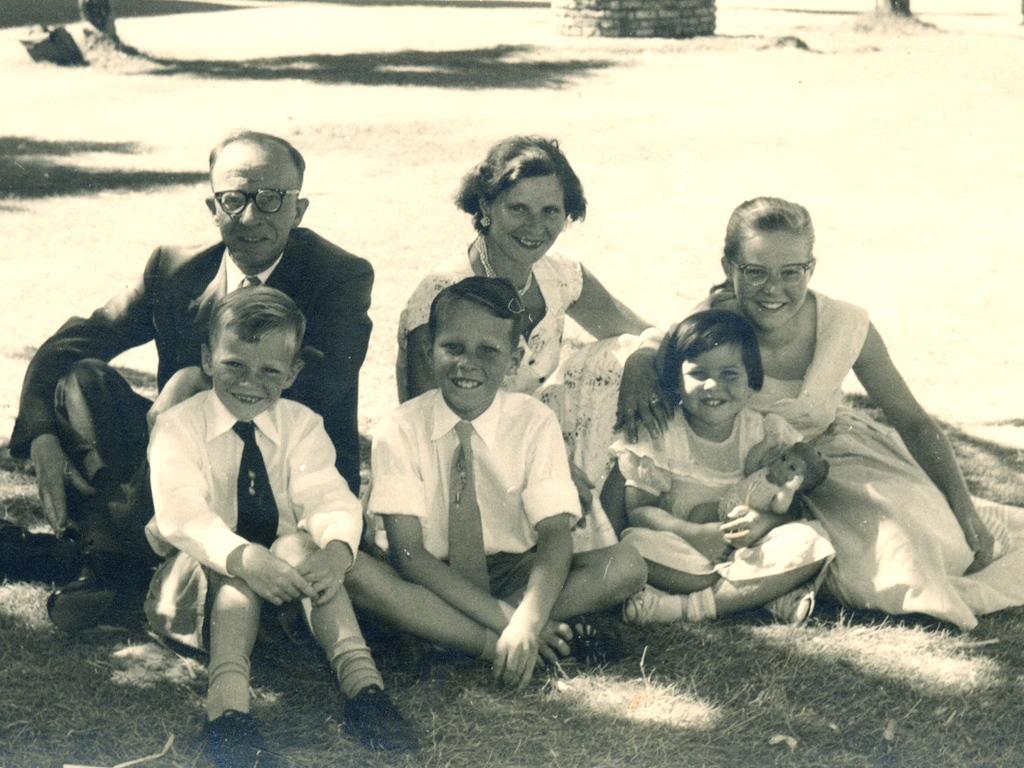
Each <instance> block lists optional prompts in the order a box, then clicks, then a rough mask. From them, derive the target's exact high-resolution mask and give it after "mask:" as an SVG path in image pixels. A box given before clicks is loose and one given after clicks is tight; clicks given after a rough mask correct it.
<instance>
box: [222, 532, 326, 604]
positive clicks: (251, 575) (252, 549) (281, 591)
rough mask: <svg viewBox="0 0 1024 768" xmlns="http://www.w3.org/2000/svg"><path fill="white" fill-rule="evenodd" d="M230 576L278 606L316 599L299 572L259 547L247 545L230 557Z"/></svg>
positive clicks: (239, 548)
mask: <svg viewBox="0 0 1024 768" xmlns="http://www.w3.org/2000/svg"><path fill="white" fill-rule="evenodd" d="M228 573H230V574H231V575H232V576H237V577H238V578H240V579H241V580H242V581H244V582H245V583H246V584H248V585H249V586H250V587H251V588H252V591H253V592H255V593H256V594H257V595H259V596H260V597H261V598H263V599H264V600H266V601H267V602H268V603H273V604H274V605H281V604H282V603H287V602H290V601H292V600H296V599H298V598H300V597H309V598H315V597H316V590H315V589H313V587H312V585H311V584H310V583H309V582H308V581H306V579H305V578H304V577H303V576H302V574H301V573H299V572H298V571H297V570H296V569H294V568H292V567H291V566H290V565H288V563H286V562H285V561H284V560H282V559H281V558H279V557H278V556H277V555H275V554H273V553H272V552H271V551H270V550H269V549H267V548H266V547H261V546H260V545H259V544H243V545H242V546H240V547H238V549H236V550H235V551H234V552H232V553H231V554H230V555H229V556H228Z"/></svg>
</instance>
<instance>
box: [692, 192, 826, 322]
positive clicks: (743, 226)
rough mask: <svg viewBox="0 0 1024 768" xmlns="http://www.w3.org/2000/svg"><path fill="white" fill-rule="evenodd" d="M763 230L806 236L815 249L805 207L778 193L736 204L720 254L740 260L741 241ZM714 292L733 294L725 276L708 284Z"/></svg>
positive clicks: (811, 228) (734, 260)
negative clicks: (721, 281)
mask: <svg viewBox="0 0 1024 768" xmlns="http://www.w3.org/2000/svg"><path fill="white" fill-rule="evenodd" d="M762 232H788V233H789V234H791V235H798V236H802V237H806V238H807V239H808V240H809V241H810V246H811V251H812V252H813V251H814V224H813V222H812V221H811V214H810V213H808V211H807V209H806V208H804V207H803V206H802V205H800V204H799V203H791V202H790V201H789V200H783V199H782V198H781V197H755V198H753V199H751V200H745V201H744V202H742V203H740V204H739V205H738V206H736V209H735V210H734V211H733V212H732V215H731V216H730V217H729V223H728V224H726V225H725V247H724V248H723V255H724V256H725V258H726V261H731V262H732V263H733V264H741V263H742V261H743V245H744V244H745V243H746V242H747V240H749V239H750V238H752V237H754V236H755V235H758V234H761V233H762ZM717 294H725V295H727V296H729V297H731V296H732V287H731V285H730V283H729V280H728V279H726V280H725V282H723V283H719V284H718V285H715V286H713V287H712V288H711V295H712V296H713V297H715V296H716V295H717ZM723 300H724V298H723ZM714 303H715V302H714V299H712V304H714Z"/></svg>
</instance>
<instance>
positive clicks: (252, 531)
mask: <svg viewBox="0 0 1024 768" xmlns="http://www.w3.org/2000/svg"><path fill="white" fill-rule="evenodd" d="M232 429H234V431H235V434H237V435H238V436H239V437H240V438H242V444H243V447H242V460H241V461H240V462H239V464H238V525H237V527H236V529H235V532H236V533H238V535H239V536H241V537H242V538H244V539H248V540H249V541H251V542H253V543H255V544H262V545H263V546H265V547H269V546H270V545H271V544H273V543H274V539H276V538H277V503H276V502H275V501H274V492H273V490H271V488H270V478H269V477H268V476H267V465H266V464H264V463H263V453H262V452H261V451H260V447H259V446H258V445H257V444H256V427H255V426H254V425H253V423H252V422H251V421H238V422H235V426H234V427H232Z"/></svg>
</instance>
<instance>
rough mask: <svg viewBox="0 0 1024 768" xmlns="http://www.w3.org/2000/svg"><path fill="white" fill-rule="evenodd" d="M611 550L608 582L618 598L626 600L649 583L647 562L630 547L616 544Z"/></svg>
mask: <svg viewBox="0 0 1024 768" xmlns="http://www.w3.org/2000/svg"><path fill="white" fill-rule="evenodd" d="M611 550H612V551H611V553H610V560H609V563H608V580H609V583H610V584H611V586H612V588H613V589H614V591H615V594H616V596H621V598H622V599H625V598H627V597H629V596H630V595H632V594H635V593H636V592H639V591H640V590H641V589H643V586H644V584H646V583H647V562H646V561H645V560H644V559H643V557H642V556H641V555H640V553H639V552H637V551H636V550H635V549H633V547H631V546H629V545H626V544H616V545H615V546H613V547H612V548H611Z"/></svg>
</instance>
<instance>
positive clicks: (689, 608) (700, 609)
mask: <svg viewBox="0 0 1024 768" xmlns="http://www.w3.org/2000/svg"><path fill="white" fill-rule="evenodd" d="M680 597H684V598H686V615H685V616H684V618H685V619H686V620H687V621H688V622H690V623H691V624H696V623H697V622H701V621H710V620H711V619H714V618H717V617H718V611H717V610H716V608H715V592H714V590H713V589H711V587H708V588H707V589H702V590H701V591H700V592H691V593H690V594H688V595H680Z"/></svg>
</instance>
